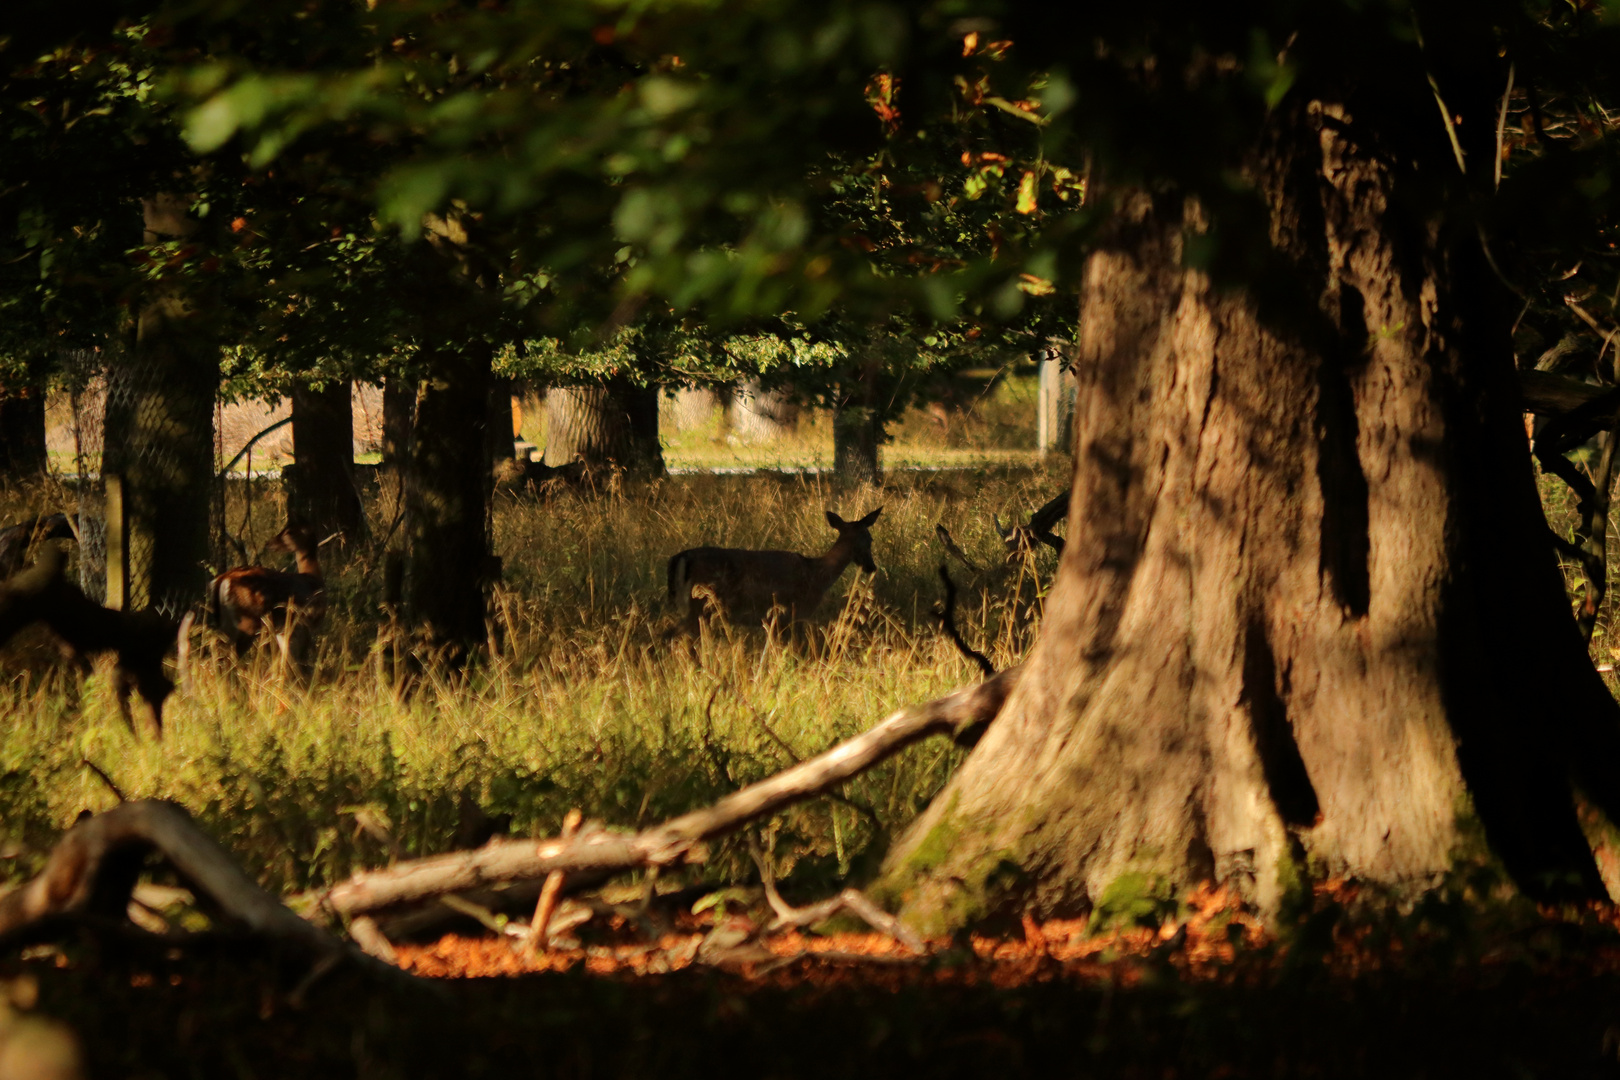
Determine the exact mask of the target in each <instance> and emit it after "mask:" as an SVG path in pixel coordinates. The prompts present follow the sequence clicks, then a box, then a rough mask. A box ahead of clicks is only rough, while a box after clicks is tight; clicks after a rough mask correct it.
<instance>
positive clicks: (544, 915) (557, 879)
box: [528, 809, 585, 952]
mask: <svg viewBox="0 0 1620 1080" xmlns="http://www.w3.org/2000/svg"><path fill="white" fill-rule="evenodd" d="M584 820H585V815H584V814H581V813H580V812H579V810H577V809H574V810H570V811H568V813H566V814H564V815H563V823H562V839H564V840H568V839H570V838H572V837H573V835H574V834H575V833H577V832H579V826H580V823H581V822H583V821H584ZM563 877H564V875H563V872H562V871H561V870H553V871H552V872H551V873H549V874H547V875H546V883H545V885H543V886H541V888H540V898H539V899H538V900H536V901H535V902H534V917H533V918H531V919H530V920H529V941H528V946H529V951H530V952H539V951H540V950H542V949H544V948H545V947H546V940H547V934H546V931H547V929H548V928H549V927H550V926H551V916H552V915H554V914H556V911H557V901H558V900H559V899H561V898H562V887H563Z"/></svg>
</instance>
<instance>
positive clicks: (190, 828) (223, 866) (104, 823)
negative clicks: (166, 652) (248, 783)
mask: <svg viewBox="0 0 1620 1080" xmlns="http://www.w3.org/2000/svg"><path fill="white" fill-rule="evenodd" d="M154 850H155V851H157V852H158V853H159V854H161V855H162V856H163V857H164V858H165V859H167V860H168V862H169V864H170V865H171V866H173V867H174V869H175V872H176V873H178V874H179V875H180V876H181V877H182V878H184V879H185V880H186V881H187V883H189V885H190V886H191V888H192V891H193V892H194V893H195V894H196V895H197V896H199V897H202V898H206V899H207V900H209V901H211V902H212V903H213V905H214V906H215V907H216V908H217V909H218V910H219V911H220V912H221V913H223V914H224V915H225V916H227V917H228V918H230V919H232V920H234V921H235V922H238V923H241V924H242V925H243V926H245V927H247V928H248V929H249V930H251V931H253V932H254V933H258V934H263V935H266V936H268V937H274V938H281V939H284V940H291V941H296V942H298V943H300V944H302V945H305V946H307V947H309V948H311V949H314V950H316V951H341V950H342V949H343V945H342V943H341V942H339V941H338V940H337V939H336V938H334V937H332V936H331V935H329V934H327V933H326V932H325V931H324V930H322V929H320V928H319V927H317V926H314V925H312V924H310V923H309V922H307V921H305V920H304V919H300V918H299V917H298V916H297V915H296V914H294V913H293V912H292V911H291V910H289V909H288V908H286V907H284V906H283V905H282V904H281V903H280V901H278V900H277V899H276V898H275V897H273V896H271V895H270V894H269V893H267V892H265V891H264V890H263V889H261V888H260V887H259V886H258V885H257V884H256V883H254V882H253V881H252V880H251V879H250V878H249V877H248V876H247V875H246V874H244V873H243V872H242V871H241V869H240V868H238V867H237V865H236V862H235V860H233V859H232V858H231V856H230V854H229V853H228V852H226V850H225V849H224V848H222V847H220V846H219V844H218V843H216V842H215V841H214V840H213V839H212V838H210V837H209V836H207V835H205V834H204V833H203V832H202V830H201V829H199V828H197V826H196V825H195V824H193V823H192V820H191V817H190V816H189V815H188V814H187V813H186V812H185V811H184V810H182V809H181V808H180V807H178V806H176V805H174V804H173V803H169V802H161V801H158V800H154V799H141V800H137V801H134V802H126V803H122V804H120V805H118V806H116V807H114V808H113V809H111V810H108V811H107V812H106V813H103V814H97V815H95V816H94V817H88V818H85V819H84V820H82V821H80V822H79V823H78V824H77V825H74V826H73V827H72V828H71V829H69V830H68V831H67V832H66V833H64V834H63V835H62V839H61V840H60V841H58V842H57V845H56V847H55V848H54V849H53V850H52V851H51V855H50V858H49V859H48V860H47V861H46V863H45V869H44V870H42V871H40V873H39V875H38V876H37V877H35V878H34V879H33V880H32V881H30V882H28V884H26V885H24V886H23V887H22V888H20V889H17V890H16V891H14V892H10V893H7V894H6V895H5V896H0V934H10V933H13V932H15V931H17V930H20V929H22V928H24V927H26V926H28V925H29V924H30V923H33V922H36V921H38V920H40V919H43V918H46V917H47V916H51V915H64V914H75V913H81V912H88V913H96V912H100V913H105V914H111V915H122V913H123V912H124V911H125V910H126V908H127V907H128V905H129V900H130V893H131V891H132V889H133V888H134V885H135V879H136V877H137V876H138V874H139V872H140V868H141V865H142V864H143V862H144V861H145V858H146V855H147V854H148V853H149V852H151V851H154Z"/></svg>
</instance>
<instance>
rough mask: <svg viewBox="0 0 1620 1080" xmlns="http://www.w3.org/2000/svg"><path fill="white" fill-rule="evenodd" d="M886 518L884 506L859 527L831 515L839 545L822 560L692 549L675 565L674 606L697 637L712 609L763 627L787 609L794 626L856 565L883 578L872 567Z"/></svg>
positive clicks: (676, 559) (677, 558)
mask: <svg viewBox="0 0 1620 1080" xmlns="http://www.w3.org/2000/svg"><path fill="white" fill-rule="evenodd" d="M881 513H883V508H882V507H881V506H880V507H878V508H877V509H876V510H873V511H872V512H871V513H870V514H867V515H866V516H865V517H863V518H861V519H860V520H859V521H845V520H844V519H843V518H841V517H839V516H838V515H837V514H835V513H833V512H832V511H831V510H828V511H827V524H828V525H831V526H832V527H833V528H834V529H835V530H836V531H837V533H838V539H836V540H834V541H833V544H832V546H831V547H830V548H828V549H827V550H826V552H825V553H823V554H821V555H819V556H811V555H800V554H798V553H797V552H793V551H750V550H746V549H742V548H717V547H699V548H688V549H687V550H685V551H682V552H679V553H678V554H676V555H674V556H672V557H671V558H670V560H669V566H668V573H667V576H668V584H669V600H670V603H671V604H672V605H675V606H676V607H677V608H678V607H679V605H681V604H683V603H684V604H685V605H686V620H685V628H686V631H687V633H688V634H696V633H697V630H698V622H699V620H700V619H701V618H702V616H703V614H704V612H705V610H706V609H710V608H711V607H719V608H722V609H724V610H726V611H727V612H728V613H729V614H732V615H734V616H746V617H749V618H751V619H755V620H758V621H762V622H763V621H765V620H767V619H769V618H770V615H771V612H772V611H773V610H774V609H776V608H782V609H784V610H785V611H786V612H787V617H788V619H789V620H790V621H791V620H793V619H795V618H797V617H799V616H802V615H808V614H809V613H810V612H811V611H813V610H814V609H815V608H816V606H817V605H818V604H820V603H821V598H822V597H823V596H825V595H826V593H827V590H828V589H830V588H831V587H832V584H833V582H835V581H837V580H838V579H839V578H840V577H841V576H843V573H844V568H845V567H847V566H849V564H850V563H854V564H855V565H856V566H858V567H860V568H861V569H862V570H865V571H866V572H867V573H869V574H875V573H877V564H876V563H874V562H873V561H872V533H871V528H872V523H873V522H875V521H877V519H878V515H879V514H881ZM700 592H701V593H702V594H706V595H699V593H700Z"/></svg>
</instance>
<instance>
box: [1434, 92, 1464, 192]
mask: <svg viewBox="0 0 1620 1080" xmlns="http://www.w3.org/2000/svg"><path fill="white" fill-rule="evenodd" d="M1425 74H1428V75H1429V88H1430V89H1431V90H1433V91H1434V101H1435V104H1437V105H1439V106H1440V119H1441V120H1444V121H1445V123H1446V138H1448V139H1450V140H1451V152H1452V154H1453V155H1454V156H1455V157H1456V158H1457V171H1458V172H1460V173H1462V174H1463V175H1464V176H1467V175H1468V165H1467V164H1466V163H1465V162H1464V160H1463V148H1462V143H1460V142H1458V141H1457V126H1456V125H1455V124H1453V123H1452V122H1451V110H1450V109H1449V108H1447V107H1446V99H1445V98H1443V97H1441V96H1440V84H1439V83H1438V82H1436V81H1435V78H1434V75H1433V74H1430V73H1427V72H1426V73H1425Z"/></svg>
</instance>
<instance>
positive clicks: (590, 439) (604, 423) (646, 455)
mask: <svg viewBox="0 0 1620 1080" xmlns="http://www.w3.org/2000/svg"><path fill="white" fill-rule="evenodd" d="M575 457H583V458H584V459H585V460H586V461H587V462H589V463H591V464H592V465H605V464H607V463H608V462H616V463H617V464H618V465H620V466H621V467H623V468H625V469H627V470H628V471H630V472H632V473H636V474H641V475H652V476H657V475H661V474H662V473H663V471H664V452H663V448H662V446H661V445H660V444H659V440H658V388H657V387H656V386H638V385H636V384H635V383H633V382H631V381H630V380H628V379H617V378H616V379H610V380H608V381H607V382H606V383H602V384H599V385H596V386H566V387H552V388H551V390H550V391H549V392H548V393H547V394H546V456H545V462H546V464H547V465H566V464H568V463H569V462H570V461H573V460H574V459H575Z"/></svg>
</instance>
